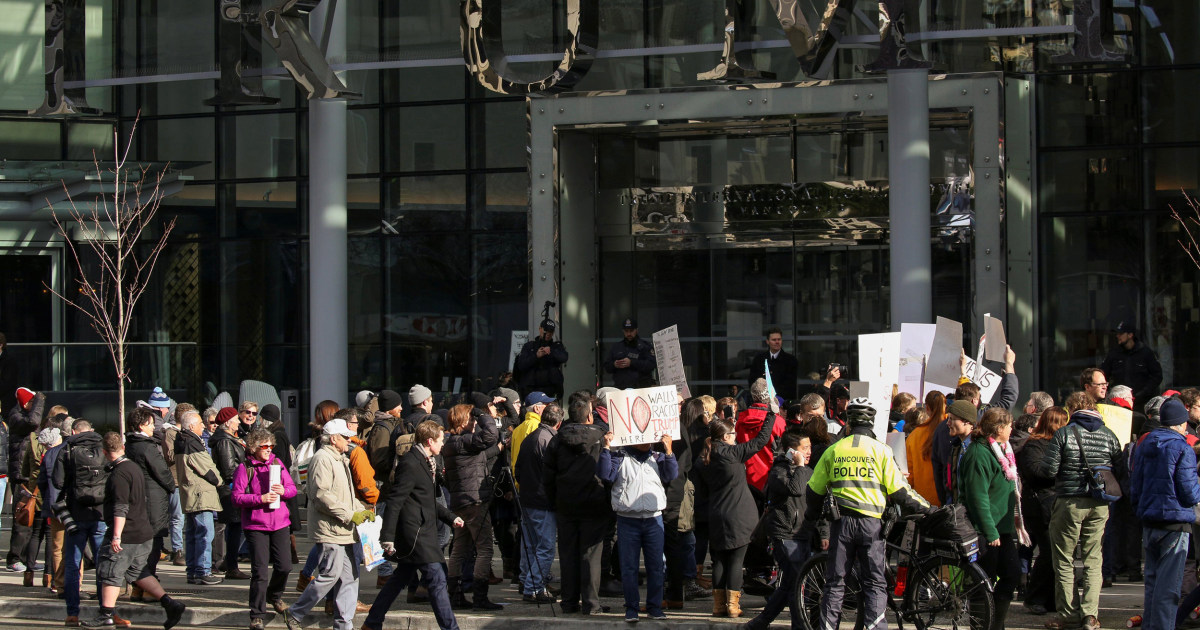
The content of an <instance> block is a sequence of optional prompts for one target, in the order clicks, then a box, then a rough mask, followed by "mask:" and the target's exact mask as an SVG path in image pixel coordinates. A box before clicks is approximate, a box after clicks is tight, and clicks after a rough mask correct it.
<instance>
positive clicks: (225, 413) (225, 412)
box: [217, 407, 238, 424]
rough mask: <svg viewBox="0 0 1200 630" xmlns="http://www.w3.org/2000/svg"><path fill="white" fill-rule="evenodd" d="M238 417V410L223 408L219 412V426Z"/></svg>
mask: <svg viewBox="0 0 1200 630" xmlns="http://www.w3.org/2000/svg"><path fill="white" fill-rule="evenodd" d="M237 415H238V410H237V409H234V408H233V407H223V408H221V410H220V411H218V412H217V424H225V423H226V422H228V421H229V419H230V418H235V417H237Z"/></svg>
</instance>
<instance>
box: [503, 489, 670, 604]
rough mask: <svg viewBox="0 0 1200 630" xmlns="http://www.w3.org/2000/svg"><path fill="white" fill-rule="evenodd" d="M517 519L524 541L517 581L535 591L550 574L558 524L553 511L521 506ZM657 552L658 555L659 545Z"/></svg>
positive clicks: (540, 588)
mask: <svg viewBox="0 0 1200 630" xmlns="http://www.w3.org/2000/svg"><path fill="white" fill-rule="evenodd" d="M521 522H522V524H523V525H522V527H521V535H522V536H524V537H525V542H524V543H522V544H521V584H522V585H523V586H524V587H525V592H526V593H536V592H538V591H540V590H542V589H544V588H546V581H547V579H548V578H549V577H550V565H552V564H554V547H555V541H557V539H558V526H557V525H556V522H555V519H554V512H551V511H549V510H537V509H534V508H525V513H524V514H522V515H521ZM660 529H661V526H660ZM526 549H528V550H529V551H530V552H532V553H533V558H532V559H530V558H529V557H528V553H526ZM659 555H662V548H661V546H660V548H659Z"/></svg>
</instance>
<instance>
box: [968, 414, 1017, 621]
mask: <svg viewBox="0 0 1200 630" xmlns="http://www.w3.org/2000/svg"><path fill="white" fill-rule="evenodd" d="M1012 425H1013V418H1012V415H1011V414H1010V413H1009V412H1008V411H1006V410H1004V409H1000V408H997V407H992V408H990V409H988V410H987V411H985V412H984V414H983V417H982V418H980V419H979V424H978V425H977V426H976V428H975V432H974V434H973V435H972V439H971V444H970V446H968V447H967V451H966V452H965V453H964V454H963V457H962V462H961V463H959V465H958V476H959V478H958V483H959V487H960V488H961V489H962V492H961V494H960V495H959V496H960V497H961V498H962V501H963V503H964V505H965V506H966V508H967V517H968V518H970V519H971V524H972V525H974V526H975V529H976V530H977V531H978V532H979V536H980V538H981V539H982V540H983V541H986V542H987V545H986V546H983V547H982V553H981V554H980V558H979V564H980V566H981V567H982V568H983V570H984V571H986V572H987V574H988V576H989V577H991V578H992V579H993V580H996V587H995V591H994V594H993V596H994V597H995V600H996V617H995V619H994V620H993V622H992V626H991V630H1003V628H1004V626H1005V622H1006V620H1007V617H1008V608H1009V605H1010V604H1011V603H1012V598H1013V589H1014V588H1015V587H1016V585H1017V580H1018V579H1019V578H1020V575H1021V561H1020V557H1019V556H1018V555H1017V536H1018V535H1017V530H1018V520H1019V518H1018V515H1019V506H1018V502H1017V497H1018V496H1019V494H1018V486H1017V484H1018V483H1019V481H1018V479H1017V460H1016V457H1015V456H1014V455H1013V451H1012V448H1011V447H1010V446H1009V444H1008V437H1009V435H1010V434H1011V433H1012Z"/></svg>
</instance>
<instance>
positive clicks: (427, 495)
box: [380, 446, 454, 564]
mask: <svg viewBox="0 0 1200 630" xmlns="http://www.w3.org/2000/svg"><path fill="white" fill-rule="evenodd" d="M395 479H396V481H395V483H393V484H392V485H391V487H390V488H388V491H387V498H386V501H387V506H388V509H386V510H384V512H383V531H382V533H381V534H380V539H381V540H382V541H383V542H390V543H392V544H393V545H395V547H396V554H395V556H394V558H395V559H396V560H397V561H399V562H404V563H412V564H430V563H434V562H443V561H444V560H445V556H444V555H443V554H442V548H441V547H440V546H439V545H438V536H437V521H439V520H440V521H442V522H443V523H446V524H447V525H451V524H453V523H454V513H453V512H451V511H450V510H449V509H448V508H446V507H443V506H441V505H439V504H438V503H437V497H438V495H439V493H440V491H439V490H438V487H437V484H436V483H435V481H434V476H433V471H432V469H431V468H430V466H429V460H427V459H426V458H425V451H424V449H423V448H421V447H420V446H414V447H413V448H412V449H411V450H410V451H408V453H405V455H404V457H401V458H400V459H398V460H397V461H396V475H395Z"/></svg>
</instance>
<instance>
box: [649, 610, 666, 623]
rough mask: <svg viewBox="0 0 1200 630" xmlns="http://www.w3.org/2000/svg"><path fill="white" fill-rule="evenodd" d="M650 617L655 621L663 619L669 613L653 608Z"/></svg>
mask: <svg viewBox="0 0 1200 630" xmlns="http://www.w3.org/2000/svg"><path fill="white" fill-rule="evenodd" d="M650 618H651V619H653V620H654V621H663V620H665V619H666V618H667V613H665V612H663V611H661V610H659V611H653V610H652V611H650Z"/></svg>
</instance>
